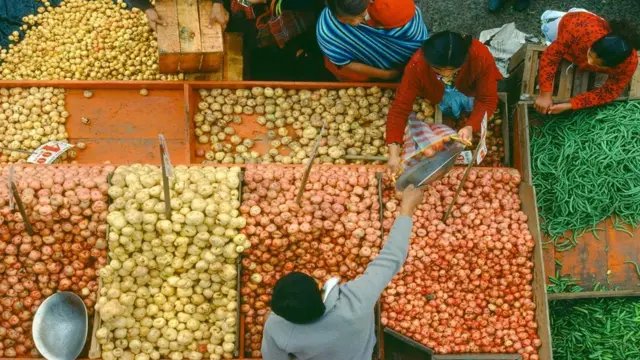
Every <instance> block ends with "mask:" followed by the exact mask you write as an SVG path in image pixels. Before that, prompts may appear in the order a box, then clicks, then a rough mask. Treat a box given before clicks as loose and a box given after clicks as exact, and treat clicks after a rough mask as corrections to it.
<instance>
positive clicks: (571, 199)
mask: <svg viewBox="0 0 640 360" xmlns="http://www.w3.org/2000/svg"><path fill="white" fill-rule="evenodd" d="M532 115H533V114H531V113H530V117H532ZM534 122H541V123H542V125H540V126H537V127H532V128H531V168H532V174H533V184H534V186H535V188H536V193H537V201H538V205H539V207H540V209H539V210H540V218H541V224H540V226H541V228H542V230H543V231H544V232H545V233H547V234H548V235H550V236H551V237H552V238H553V241H554V243H555V244H556V247H557V248H558V249H559V250H567V249H569V248H571V247H573V246H574V245H575V244H576V243H577V238H578V237H579V236H580V235H582V234H584V232H585V231H594V234H595V230H596V228H595V226H596V224H598V223H599V222H600V221H602V220H604V219H606V218H607V217H609V216H611V215H615V217H614V227H616V228H618V229H621V230H625V231H627V230H626V229H625V228H624V227H623V224H630V225H632V226H634V227H635V226H637V225H638V224H639V223H640V102H638V101H630V102H618V103H614V104H610V105H607V106H602V107H598V108H592V109H587V110H582V111H576V112H573V113H570V114H566V115H565V114H563V115H558V116H547V115H537V117H536V118H534ZM568 231H571V232H572V233H573V235H572V236H569V237H566V238H565V235H566V233H567V232H568ZM627 232H628V231H627Z"/></svg>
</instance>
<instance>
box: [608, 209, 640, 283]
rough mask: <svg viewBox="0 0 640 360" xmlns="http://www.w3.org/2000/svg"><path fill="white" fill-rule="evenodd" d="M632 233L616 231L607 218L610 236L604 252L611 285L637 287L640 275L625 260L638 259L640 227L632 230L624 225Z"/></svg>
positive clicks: (639, 255)
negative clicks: (605, 252)
mask: <svg viewBox="0 0 640 360" xmlns="http://www.w3.org/2000/svg"><path fill="white" fill-rule="evenodd" d="M625 227H626V228H627V230H629V231H630V232H631V233H632V234H633V235H632V236H630V235H629V234H627V233H625V232H622V231H616V230H615V229H614V228H613V221H612V219H607V233H608V236H609V238H610V241H609V251H608V253H607V254H605V256H606V258H607V261H608V269H607V270H611V273H610V274H609V282H610V283H611V285H612V286H619V287H621V288H622V289H625V290H630V289H639V288H638V286H637V284H640V277H639V276H638V274H637V273H636V269H635V267H634V265H633V264H630V263H625V261H633V262H636V263H638V261H640V241H638V240H639V239H640V229H635V231H633V230H632V229H631V227H630V226H625Z"/></svg>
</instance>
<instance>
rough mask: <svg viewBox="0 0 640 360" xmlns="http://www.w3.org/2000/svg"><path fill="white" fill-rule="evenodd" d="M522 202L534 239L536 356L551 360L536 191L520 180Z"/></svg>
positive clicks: (533, 284)
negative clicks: (538, 339)
mask: <svg viewBox="0 0 640 360" xmlns="http://www.w3.org/2000/svg"><path fill="white" fill-rule="evenodd" d="M519 196H520V201H521V203H522V212H524V213H525V214H526V215H527V218H528V219H527V226H528V227H529V232H530V233H531V236H532V237H533V240H534V241H535V247H534V249H533V264H534V266H533V283H532V284H531V286H532V288H533V301H534V303H535V304H536V319H535V320H536V323H537V324H538V336H539V337H540V340H541V341H542V345H541V346H540V348H539V349H538V356H539V357H540V359H541V360H552V359H553V355H552V353H551V328H550V320H549V303H548V301H547V284H546V282H547V276H546V274H545V269H544V258H543V255H542V236H541V234H540V224H539V222H538V204H537V203H536V192H535V189H534V188H533V186H532V185H530V184H528V183H526V182H524V181H523V182H522V183H520V191H519Z"/></svg>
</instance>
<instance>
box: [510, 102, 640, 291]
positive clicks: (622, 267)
mask: <svg viewBox="0 0 640 360" xmlns="http://www.w3.org/2000/svg"><path fill="white" fill-rule="evenodd" d="M531 111H535V110H534V109H533V107H532V105H531V104H526V103H520V104H518V105H517V107H516V111H515V118H514V121H513V147H512V149H513V165H514V167H515V168H516V169H518V170H519V171H520V173H521V174H522V179H523V181H524V182H527V183H529V184H533V179H532V173H531V148H530V141H529V139H530V128H531V127H532V126H535V124H531V121H530V120H531V119H529V113H530V112H531ZM597 227H598V228H602V229H604V230H598V231H597V232H596V233H597V236H598V237H597V238H596V237H595V236H594V234H593V233H592V232H590V231H587V232H586V233H585V234H584V235H583V236H582V237H581V238H580V239H579V241H578V244H577V245H576V246H575V247H574V248H573V249H571V250H568V251H563V252H560V251H556V250H555V247H554V245H553V244H545V245H544V247H543V250H544V266H545V269H546V273H547V274H549V275H553V274H555V273H556V270H559V271H560V272H561V274H567V275H572V276H573V277H575V278H576V279H577V280H578V284H579V285H580V286H582V287H584V288H586V289H590V288H592V287H593V286H594V285H595V284H596V283H600V284H603V285H607V286H609V287H611V288H613V287H619V288H621V289H625V290H619V291H612V292H611V293H612V294H614V295H615V296H624V295H625V294H630V295H629V296H636V295H635V294H640V289H639V288H638V286H637V284H638V281H639V280H638V275H637V274H636V271H635V268H634V267H633V266H632V265H630V264H628V263H627V264H625V261H636V262H639V261H640V228H636V229H632V228H631V227H627V230H629V231H630V232H631V233H632V234H633V236H629V235H628V234H626V233H624V232H622V231H618V230H616V229H615V228H614V227H613V221H612V219H611V218H608V219H606V220H605V221H603V222H602V223H600V224H598V225H597ZM546 240H548V239H546V238H543V241H545V242H546ZM556 260H558V261H559V262H560V263H561V264H562V265H561V266H559V265H558V264H556ZM609 271H611V272H610V273H608V272H609ZM603 294H604V293H603V292H583V293H576V294H549V297H550V298H563V297H569V298H572V297H575V298H578V297H602V296H603Z"/></svg>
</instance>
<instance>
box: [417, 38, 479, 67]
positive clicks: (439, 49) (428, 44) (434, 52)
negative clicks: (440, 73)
mask: <svg viewBox="0 0 640 360" xmlns="http://www.w3.org/2000/svg"><path fill="white" fill-rule="evenodd" d="M471 40H472V38H471V36H470V35H462V34H459V33H456V32H452V31H441V32H439V33H436V34H433V35H431V36H430V37H429V38H428V39H427V40H425V41H424V42H423V43H422V53H423V54H424V58H425V60H426V61H427V63H429V65H431V66H435V67H440V68H446V67H453V68H459V67H462V65H463V64H464V62H465V61H466V60H467V55H468V54H469V48H470V47H471Z"/></svg>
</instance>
